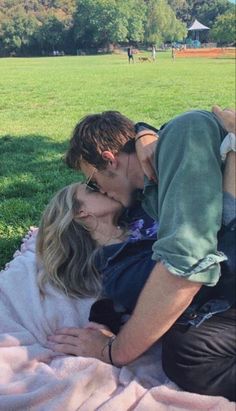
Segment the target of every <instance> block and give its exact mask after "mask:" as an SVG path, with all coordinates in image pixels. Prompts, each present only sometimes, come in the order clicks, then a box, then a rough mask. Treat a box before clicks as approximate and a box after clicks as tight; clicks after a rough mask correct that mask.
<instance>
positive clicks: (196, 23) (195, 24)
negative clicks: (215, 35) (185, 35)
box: [188, 19, 210, 40]
mask: <svg viewBox="0 0 236 411" xmlns="http://www.w3.org/2000/svg"><path fill="white" fill-rule="evenodd" d="M203 30H210V28H209V27H207V26H204V24H202V23H200V21H198V20H197V19H196V20H194V22H193V24H192V25H191V27H189V28H188V31H193V32H195V33H196V40H199V31H203Z"/></svg>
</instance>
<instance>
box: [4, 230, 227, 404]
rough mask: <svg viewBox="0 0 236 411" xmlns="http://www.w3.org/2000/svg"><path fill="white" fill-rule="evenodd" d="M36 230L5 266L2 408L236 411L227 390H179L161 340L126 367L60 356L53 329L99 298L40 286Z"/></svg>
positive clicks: (82, 318)
mask: <svg viewBox="0 0 236 411" xmlns="http://www.w3.org/2000/svg"><path fill="white" fill-rule="evenodd" d="M35 236H36V231H35V232H33V234H32V235H30V236H29V237H28V238H26V239H25V241H24V243H23V245H22V247H21V251H20V252H17V253H16V254H15V256H14V258H13V260H12V261H11V262H10V263H9V265H8V267H7V268H6V270H4V271H2V272H1V273H0V411H16V410H21V411H29V410H30V411H33V410H37V411H76V410H82V411H93V410H100V411H106V410H107V411H108V410H109V411H112V410H114V411H117V410H119V411H125V410H137V411H147V410H158V411H167V410H168V411H180V410H186V411H187V410H191V411H193V410H202V411H206V410H209V411H234V410H235V404H234V403H230V402H229V401H228V400H226V399H224V398H222V397H209V396H202V395H197V394H190V393H187V392H183V391H181V390H179V389H178V388H177V387H176V386H175V385H174V384H173V383H171V382H170V381H169V380H168V378H167V377H166V376H165V374H164V372H163V370H162V367H161V345H160V344H159V345H156V347H155V348H153V349H152V350H150V351H149V352H148V353H147V354H145V355H144V356H142V357H141V358H139V359H138V360H137V361H135V362H133V363H132V364H131V365H130V366H127V367H123V368H121V369H118V368H115V367H112V366H111V365H108V364H105V363H102V362H101V361H99V360H96V359H93V358H82V357H74V356H66V355H58V354H56V353H55V352H53V351H52V350H51V349H50V343H48V341H47V336H48V335H50V334H52V333H53V332H54V331H55V329H57V328H61V327H64V326H66V327H70V326H73V327H77V326H78V327H81V326H83V325H85V324H86V322H87V318H88V313H89V309H90V306H91V304H92V302H93V301H92V299H85V300H80V299H72V298H68V297H66V296H65V295H64V294H62V293H60V292H58V291H57V290H55V289H53V288H52V287H50V286H48V287H47V292H48V293H47V295H46V297H45V298H44V299H42V297H41V296H40V294H39V290H38V286H37V270H36V264H35Z"/></svg>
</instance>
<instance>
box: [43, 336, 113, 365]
mask: <svg viewBox="0 0 236 411" xmlns="http://www.w3.org/2000/svg"><path fill="white" fill-rule="evenodd" d="M111 336H113V334H112V333H111V332H110V331H108V330H105V329H102V328H100V329H95V328H62V329H59V330H56V333H55V334H54V335H51V336H49V337H48V341H50V342H52V343H54V344H55V345H54V347H53V349H54V351H57V352H60V353H63V354H68V355H76V356H81V357H94V358H98V359H99V360H101V361H103V362H106V363H110V361H109V356H108V349H107V348H108V347H106V345H107V343H108V341H109V339H110V337H111ZM104 347H105V348H104Z"/></svg>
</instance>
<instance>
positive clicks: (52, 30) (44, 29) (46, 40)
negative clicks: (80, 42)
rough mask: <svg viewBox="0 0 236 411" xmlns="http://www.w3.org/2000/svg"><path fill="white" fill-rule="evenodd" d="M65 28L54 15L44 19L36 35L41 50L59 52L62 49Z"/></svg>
mask: <svg viewBox="0 0 236 411" xmlns="http://www.w3.org/2000/svg"><path fill="white" fill-rule="evenodd" d="M64 32H65V26H64V24H63V22H62V21H60V20H59V19H58V18H57V17H56V16H55V15H53V14H49V15H48V16H47V17H44V20H43V23H42V24H41V26H40V27H39V29H38V31H37V33H36V39H37V41H38V42H39V44H40V46H41V48H42V49H43V50H46V51H47V52H52V51H54V50H58V49H59V50H61V49H63V48H64V47H63V46H64V43H63V42H64V35H65V33H64Z"/></svg>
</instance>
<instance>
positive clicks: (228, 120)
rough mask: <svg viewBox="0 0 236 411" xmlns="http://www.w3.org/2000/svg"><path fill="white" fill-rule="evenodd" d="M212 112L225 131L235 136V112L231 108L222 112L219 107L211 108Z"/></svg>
mask: <svg viewBox="0 0 236 411" xmlns="http://www.w3.org/2000/svg"><path fill="white" fill-rule="evenodd" d="M212 112H213V113H214V114H215V115H216V116H217V117H218V119H219V120H220V121H221V122H222V123H223V125H224V127H225V129H226V130H227V131H228V132H229V133H234V134H236V111H235V110H234V109H232V108H226V109H224V110H222V108H221V107H219V106H213V107H212Z"/></svg>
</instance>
